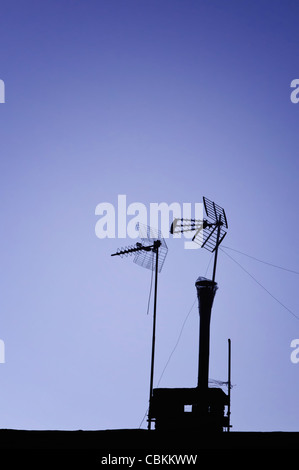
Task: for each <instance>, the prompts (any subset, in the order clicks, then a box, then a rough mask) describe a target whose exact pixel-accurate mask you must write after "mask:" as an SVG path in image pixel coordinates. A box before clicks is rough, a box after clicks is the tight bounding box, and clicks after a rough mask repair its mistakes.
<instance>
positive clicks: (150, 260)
mask: <svg viewBox="0 0 299 470" xmlns="http://www.w3.org/2000/svg"><path fill="white" fill-rule="evenodd" d="M136 229H137V230H138V231H139V238H140V239H141V240H142V243H140V242H137V243H136V244H135V245H131V246H127V247H125V248H123V247H122V248H121V249H118V250H117V252H116V253H113V254H112V255H111V256H121V257H123V256H131V255H133V254H135V255H134V259H133V262H134V263H136V264H138V265H139V266H142V267H144V268H146V269H150V270H151V271H155V293H154V313H153V334H152V355H151V373H150V392H149V413H148V430H150V429H151V422H152V418H151V414H150V410H151V402H152V396H153V386H154V364H155V343H156V314H157V290H158V273H160V272H161V270H162V267H163V264H164V261H165V258H166V255H167V252H168V247H167V245H166V242H165V240H164V238H163V237H162V233H161V231H160V230H156V229H153V228H152V227H150V226H148V225H143V224H140V223H137V224H136Z"/></svg>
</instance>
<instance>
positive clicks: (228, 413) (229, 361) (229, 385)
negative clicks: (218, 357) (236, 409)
mask: <svg viewBox="0 0 299 470" xmlns="http://www.w3.org/2000/svg"><path fill="white" fill-rule="evenodd" d="M227 382H228V407H227V418H228V425H227V432H229V430H230V389H231V340H230V339H228V380H227Z"/></svg>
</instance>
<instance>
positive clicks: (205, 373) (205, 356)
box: [195, 277, 218, 392]
mask: <svg viewBox="0 0 299 470" xmlns="http://www.w3.org/2000/svg"><path fill="white" fill-rule="evenodd" d="M195 287H196V290H197V298H198V309H199V318H200V322H199V358H198V387H199V388H200V390H201V391H202V392H205V391H206V390H207V389H208V386H209V385H208V384H209V355H210V320H211V311H212V305H213V300H214V297H215V293H216V290H217V289H218V287H217V283H216V282H213V281H210V280H209V279H206V278H205V277H199V278H198V279H197V280H196V282H195Z"/></svg>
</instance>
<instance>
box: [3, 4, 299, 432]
mask: <svg viewBox="0 0 299 470" xmlns="http://www.w3.org/2000/svg"><path fill="white" fill-rule="evenodd" d="M298 14H299V5H298V2H297V1H291V0H286V1H284V2H282V1H276V0H271V2H270V1H269V0H259V1H256V2H253V1H250V0H243V1H242V2H240V1H239V0H238V1H237V0H228V1H227V2H223V0H215V1H214V0H210V1H208V0H197V1H195V0H186V1H183V0H180V1H177V0H169V1H168V0H159V1H157V0H151V1H149V0H142V1H141V0H138V1H137V0H125V1H121V0H110V1H108V0H106V1H103V0H98V1H96V0H84V1H83V0H77V1H75V0H72V1H70V0H59V1H58V0H43V2H40V1H38V0H36V1H34V0H27V1H26V2H23V1H21V0H9V1H8V0H3V1H2V2H1V7H0V18H1V28H0V48H1V54H0V57H1V67H0V79H2V80H3V81H4V82H5V103H4V104H0V117H1V139H0V150H1V152H0V162H1V172H0V175H1V199H0V201H1V214H2V231H1V246H2V255H1V267H2V269H1V300H0V305H1V317H0V338H1V339H2V340H3V341H4V343H5V363H4V364H0V427H1V428H19V429H115V428H138V427H139V425H140V423H141V420H142V418H143V416H144V413H145V411H146V409H147V406H148V391H149V373H150V348H151V331H152V310H151V311H150V315H147V314H146V310H147V301H148V293H149V287H150V276H151V273H150V271H148V270H145V269H142V267H140V266H137V265H136V264H134V263H133V262H132V259H129V258H128V259H127V258H124V259H120V258H111V256H110V254H111V253H113V252H114V251H116V249H117V248H118V247H120V246H124V245H129V244H132V240H131V239H127V240H126V239H121V240H119V239H103V240H100V239H99V238H97V237H96V235H95V225H96V222H97V220H98V219H99V216H97V215H95V209H96V206H97V205H98V204H99V203H101V202H109V203H111V204H113V205H114V206H115V208H116V210H117V198H118V195H120V194H125V195H126V196H127V204H128V205H129V204H131V203H133V202H140V203H142V204H144V205H145V206H146V207H147V208H149V206H150V203H160V202H166V203H168V204H170V203H172V202H178V203H180V204H182V203H183V202H189V203H192V204H193V205H194V204H195V203H196V202H198V203H200V202H202V196H206V197H208V198H210V199H212V200H214V201H215V202H216V203H218V204H220V205H222V206H223V207H225V209H226V213H227V217H228V222H229V232H228V235H227V237H226V239H225V241H224V245H225V246H228V247H231V248H234V249H236V250H240V251H242V252H245V253H247V254H249V255H252V256H255V257H256V258H259V259H262V260H265V261H267V262H269V263H273V264H276V265H279V266H282V267H285V268H288V269H293V270H295V271H299V266H298V265H299V260H298V250H297V239H298V237H297V233H298V228H299V226H298V223H297V220H296V219H297V201H298V123H299V116H298V113H299V103H298V104H294V103H292V102H291V100H290V94H291V91H292V89H291V88H290V83H291V81H292V80H293V79H296V78H299V70H298V64H297V63H298V61H297V56H298V46H299V33H298ZM129 219H130V217H129V216H128V220H129ZM165 236H168V234H165ZM166 241H167V244H168V248H169V251H168V256H167V259H166V261H165V265H164V268H163V271H162V272H161V275H160V283H159V292H158V295H159V298H158V313H157V316H158V317H157V349H156V371H155V384H157V381H158V379H159V377H160V375H161V373H162V371H163V369H164V366H165V363H166V362H167V360H168V358H169V355H170V354H171V352H172V350H173V347H174V345H175V344H176V342H177V339H178V336H179V333H180V330H181V327H182V324H183V322H184V320H185V318H186V316H187V314H188V311H189V309H190V307H191V306H192V304H193V302H194V300H195V296H196V291H195V286H194V283H195V280H196V279H197V277H198V276H200V275H203V276H204V275H205V273H206V270H207V267H208V265H209V262H210V254H209V253H208V252H207V251H205V250H185V249H184V243H183V240H174V239H171V238H167V240H166ZM133 243H134V242H133ZM223 249H224V248H223ZM226 253H227V254H229V255H230V256H232V257H233V258H234V259H235V260H237V261H238V262H239V263H240V264H241V265H242V266H243V267H244V268H245V269H246V270H247V271H248V272H250V273H251V274H252V275H253V276H254V278H255V279H257V280H258V281H259V282H260V283H261V284H262V286H264V287H265V288H266V289H267V290H268V291H269V292H270V293H271V294H272V295H273V296H274V297H275V298H276V299H278V300H279V301H280V302H281V304H280V303H279V302H277V301H276V300H275V299H274V298H273V297H271V295H269V294H268V293H267V292H266V291H265V290H264V289H263V288H261V286H259V285H258V284H257V283H256V282H255V281H254V280H253V279H252V278H251V277H250V276H248V275H247V274H246V273H245V272H244V271H243V270H242V269H241V268H240V266H238V265H237V264H236V263H234V262H233V261H232V260H231V259H230V258H229V257H228V256H226V255H225V254H224V253H223V252H220V254H219V261H218V269H217V279H216V280H217V282H218V285H219V289H218V291H217V294H216V297H215V301H214V307H213V313H212V322H211V355H210V358H211V360H210V376H211V377H212V378H214V379H219V380H226V378H227V339H228V338H231V340H232V383H233V384H234V388H233V390H232V408H231V412H232V415H231V423H232V425H233V430H235V431H237V430H240V431H275V430H281V431H299V405H298V386H299V380H298V377H299V363H298V364H294V363H292V362H291V359H290V356H291V351H292V349H291V348H290V343H291V341H292V340H293V339H295V338H299V322H298V319H297V318H295V316H293V315H292V314H291V313H290V312H289V311H288V310H287V309H286V308H285V307H287V308H288V309H289V310H291V312H293V313H294V314H295V315H297V316H298V317H299V313H298V295H297V292H298V290H297V289H298V275H296V274H295V273H290V272H288V271H283V270H279V269H276V268H274V267H271V266H268V265H265V264H262V263H258V262H256V261H254V260H252V259H249V258H247V257H245V256H242V255H240V254H238V253H236V252H233V251H230V250H228V249H226ZM211 267H212V264H210V266H209V270H208V271H207V275H208V276H211ZM282 304H283V305H282ZM284 306H285V307H284ZM197 352H198V312H197V307H196V306H195V307H194V308H193V310H192V312H191V314H190V315H189V317H188V320H187V322H186V324H185V327H184V330H183V333H182V336H181V338H180V342H179V344H178V346H177V348H176V350H175V352H174V353H173V355H172V357H171V360H170V362H169V365H168V367H167V369H166V370H165V372H164V375H163V378H162V380H161V382H160V386H161V387H175V386H177V387H193V386H195V385H196V381H197ZM142 427H146V421H144V422H143V424H142Z"/></svg>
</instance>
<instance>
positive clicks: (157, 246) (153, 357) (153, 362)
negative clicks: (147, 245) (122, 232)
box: [148, 242, 161, 430]
mask: <svg viewBox="0 0 299 470" xmlns="http://www.w3.org/2000/svg"><path fill="white" fill-rule="evenodd" d="M160 245H161V242H160V243H156V244H155V251H156V269H155V296H154V317H153V339H152V360H151V379H150V394H149V416H148V430H150V429H151V421H152V420H151V403H152V396H153V384H154V364H155V342H156V313H157V288H158V260H159V246H160Z"/></svg>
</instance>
